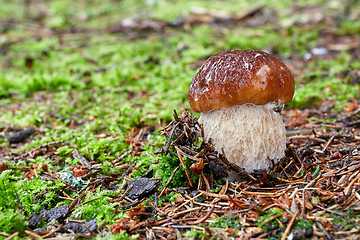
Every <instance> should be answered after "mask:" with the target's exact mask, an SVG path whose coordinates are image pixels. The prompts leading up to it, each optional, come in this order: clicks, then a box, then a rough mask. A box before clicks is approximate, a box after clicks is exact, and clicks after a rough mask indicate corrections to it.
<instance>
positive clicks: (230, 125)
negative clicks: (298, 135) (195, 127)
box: [199, 103, 286, 172]
mask: <svg viewBox="0 0 360 240" xmlns="http://www.w3.org/2000/svg"><path fill="white" fill-rule="evenodd" d="M273 107H274V104H272V103H267V104H266V105H254V104H251V103H247V104H244V105H239V106H234V107H231V108H227V109H224V110H216V111H210V112H206V113H202V115H201V117H200V119H199V122H200V123H202V124H203V126H204V134H205V139H206V141H208V142H209V140H210V139H211V140H210V142H211V143H213V144H214V146H215V150H217V151H218V152H219V153H224V154H225V156H226V157H227V159H228V161H229V162H231V163H235V164H236V165H238V166H239V167H241V168H244V169H245V170H246V171H248V172H253V171H254V170H255V169H259V170H262V169H264V168H265V169H267V170H269V169H270V168H271V167H273V164H272V161H273V162H274V163H277V162H279V160H280V159H281V158H283V157H284V156H285V149H286V135H285V134H286V132H285V125H284V123H283V121H282V119H281V117H280V114H279V113H277V112H275V111H274V110H273ZM271 160H272V161H271Z"/></svg>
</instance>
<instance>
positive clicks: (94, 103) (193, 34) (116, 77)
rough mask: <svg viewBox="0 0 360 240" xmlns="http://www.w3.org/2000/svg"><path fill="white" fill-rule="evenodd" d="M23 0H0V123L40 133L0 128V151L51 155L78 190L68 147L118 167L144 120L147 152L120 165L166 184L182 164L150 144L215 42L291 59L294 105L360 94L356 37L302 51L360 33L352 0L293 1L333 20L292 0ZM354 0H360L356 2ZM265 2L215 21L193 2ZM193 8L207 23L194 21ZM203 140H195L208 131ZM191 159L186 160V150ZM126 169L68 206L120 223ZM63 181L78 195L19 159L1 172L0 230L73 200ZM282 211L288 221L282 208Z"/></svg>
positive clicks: (239, 5)
mask: <svg viewBox="0 0 360 240" xmlns="http://www.w3.org/2000/svg"><path fill="white" fill-rule="evenodd" d="M25 2H30V3H29V4H30V5H29V6H28V7H25V6H24V1H23V0H0V5H1V7H0V19H1V20H2V21H0V56H1V57H0V113H1V114H0V127H1V133H2V132H4V133H5V132H6V131H5V129H12V128H24V127H29V126H32V127H34V128H36V130H37V134H36V135H33V136H32V137H31V139H30V140H29V141H27V142H26V143H25V144H22V143H21V144H17V145H16V144H15V145H10V144H9V143H8V142H7V141H6V140H5V139H4V138H3V135H0V152H2V150H4V154H2V153H1V155H0V160H3V159H4V161H5V162H7V164H9V165H10V166H11V167H14V168H15V167H29V168H31V166H32V165H33V164H34V163H37V162H42V163H46V164H47V165H48V167H49V169H50V170H51V171H56V172H57V173H59V174H62V176H63V179H65V180H66V181H67V182H68V183H69V184H70V185H71V186H73V187H75V188H77V189H78V190H81V189H83V188H84V187H85V186H87V184H89V181H82V180H78V179H73V178H72V175H71V174H72V173H70V171H69V168H70V167H73V166H76V165H78V164H79V159H78V158H75V157H74V156H73V155H72V153H73V150H74V149H77V150H78V151H79V153H80V154H81V155H82V156H85V158H86V159H87V160H89V161H94V163H96V164H101V166H100V167H99V168H100V169H101V173H100V174H101V175H111V174H119V173H120V174H123V173H124V170H123V169H121V168H120V167H118V166H117V167H112V166H113V165H112V161H113V160H114V159H116V158H117V157H118V156H120V155H122V154H123V153H125V152H127V151H128V150H130V149H134V148H137V146H135V145H134V144H133V143H131V141H128V140H129V139H131V138H134V137H135V134H134V132H136V131H137V130H139V129H144V128H145V127H149V128H150V127H151V128H152V130H149V131H148V134H149V136H148V137H147V139H146V141H144V143H141V147H139V153H141V154H140V155H136V156H131V155H127V156H125V157H124V158H123V159H122V164H124V165H125V164H129V165H131V167H133V172H132V175H131V178H132V179H134V178H137V177H140V176H143V174H145V173H146V172H147V171H148V170H149V169H151V168H152V169H153V170H154V174H153V177H154V178H159V179H160V182H161V183H160V186H159V188H163V187H164V185H165V184H166V182H167V181H168V179H169V177H170V176H171V174H172V173H173V171H174V169H175V168H176V167H177V166H179V160H178V158H176V157H174V156H172V155H170V154H168V155H155V154H154V152H155V151H159V149H161V147H163V146H164V144H165V137H163V136H160V134H159V133H158V129H159V128H160V127H161V125H165V124H167V123H168V122H169V121H170V120H172V118H173V109H176V110H177V111H178V112H179V111H182V110H184V109H190V106H189V103H188V97H187V93H188V89H189V85H190V83H191V79H192V77H193V76H194V74H195V73H196V71H197V68H198V67H199V66H200V65H201V63H202V62H203V60H204V59H206V58H207V57H209V56H211V55H213V54H214V53H217V52H219V51H224V50H229V49H261V50H266V51H269V52H271V53H272V54H274V55H276V56H277V57H279V58H280V59H281V60H282V61H284V62H285V63H286V64H287V65H288V66H289V67H290V68H291V70H292V71H293V72H294V75H295V77H296V87H297V89H296V93H295V96H294V99H293V101H292V102H291V103H289V104H288V106H289V107H290V108H298V107H309V106H319V105H320V104H321V103H322V102H323V101H328V102H331V103H332V105H333V108H332V110H333V111H340V110H341V109H343V108H344V107H345V106H346V105H347V104H348V101H349V100H350V99H356V98H358V97H359V91H360V87H359V85H358V84H356V81H355V83H354V82H352V79H350V73H351V72H354V71H357V70H358V69H359V68H360V60H359V59H358V58H356V57H354V54H353V52H352V49H353V48H354V46H352V45H351V43H348V42H346V41H345V43H344V44H343V45H339V44H338V45H336V43H331V44H330V45H331V47H333V49H332V50H331V49H330V50H328V53H327V54H324V55H325V57H324V56H322V55H319V56H318V55H314V54H312V58H311V59H309V60H306V59H305V58H304V56H305V55H306V54H308V53H311V51H312V50H313V49H314V48H322V46H323V45H326V43H324V39H325V37H324V35H325V34H329V36H330V37H334V36H333V35H336V37H338V38H339V39H340V40H343V39H345V40H347V39H348V38H350V37H352V36H355V35H356V36H357V35H359V34H360V21H359V19H356V18H354V17H353V16H351V14H349V15H341V14H342V13H345V12H346V11H348V9H345V7H344V9H343V8H341V7H337V6H340V5H341V4H340V1H331V3H329V4H326V3H324V2H323V1H320V0H318V1H313V0H312V1H310V0H301V1H299V2H298V3H297V6H298V7H299V6H300V7H301V6H303V7H305V6H308V5H310V4H311V5H312V4H315V3H317V4H319V6H320V8H321V9H320V10H319V11H318V12H320V13H321V12H324V13H326V14H329V16H335V17H334V19H333V23H331V22H330V23H328V22H326V21H325V20H323V21H320V22H319V23H318V24H313V23H312V22H311V20H309V19H307V18H306V12H305V11H304V12H301V11H299V12H296V11H295V10H293V9H292V7H293V2H292V1H287V0H281V1H276V2H275V1H274V2H272V1H265V0H260V1H256V3H253V2H252V1H212V0H206V1H190V0H182V1H165V0H138V1H132V0H122V1H101V0H94V1H70V0H53V1H37V0H34V1H25ZM354 2H356V1H354ZM36 4H38V5H36ZM356 4H357V5H356ZM354 5H355V6H356V7H357V8H359V6H358V3H354ZM260 6H261V7H262V8H261V9H262V11H260V12H256V13H254V16H257V15H256V14H258V17H257V18H256V17H254V19H255V20H253V21H251V18H252V17H253V16H250V17H249V18H250V20H248V19H240V20H238V21H232V22H231V21H230V20H228V21H224V22H222V23H220V24H217V23H216V21H206V19H205V20H203V18H202V15H201V14H197V13H196V8H195V7H197V11H200V10H201V9H200V10H199V8H202V10H204V9H205V10H209V11H210V12H211V11H219V12H220V13H219V15H220V16H221V15H224V16H225V17H226V16H227V17H228V18H229V17H231V16H233V14H240V13H242V10H253V9H256V8H257V7H260ZM19 9H24V11H18V10H19ZM194 9H195V10H194ZM294 12H295V13H294ZM339 14H340V15H341V16H342V17H339ZM190 17H198V20H199V19H200V20H203V22H202V23H194V24H192V23H191V22H189V21H190V20H191V19H190ZM189 19H190V20H189ZM3 20H4V23H3ZM125 20H126V21H125ZM131 20H132V21H131ZM200 20H199V22H201V21H200ZM215 20H216V19H215ZM220 20H221V18H220ZM220 20H219V21H220ZM122 21H123V22H122ZM149 22H150V23H149ZM121 23H122V24H125V23H127V24H128V25H129V26H128V27H126V26H125V27H124V25H121ZM147 23H149V24H148V25H149V26H150V27H148V28H147V29H145V30H144V29H142V28H141V26H143V25H141V24H144V25H146V24H147ZM131 24H132V25H131ZM137 24H138V25H139V24H140V27H139V26H138V25H137ZM311 24H313V25H311ZM329 24H333V25H330V26H329ZM125 25H126V24H125ZM144 28H145V27H144ZM327 29H335V30H333V32H334V33H332V34H333V35H331V34H330V33H326V31H325V30H327ZM330 37H329V38H330ZM340 42H341V41H340ZM346 44H347V45H346ZM330 45H329V46H330ZM327 47H328V46H327ZM324 48H326V47H324ZM337 48H338V49H337ZM54 113H56V114H59V115H61V116H62V117H63V118H61V117H56V116H55V115H54ZM194 115H195V116H199V114H197V113H194ZM328 121H331V119H328ZM61 140H63V141H64V142H66V143H67V144H68V145H65V146H62V147H59V148H57V149H56V151H54V152H52V153H51V156H50V157H49V156H46V157H37V158H35V159H32V158H28V159H27V160H26V161H25V160H20V161H18V162H15V161H13V159H12V160H11V161H7V159H9V158H10V157H9V156H10V155H11V154H12V153H13V154H15V153H16V154H17V153H19V154H21V153H24V152H28V151H30V150H32V149H34V148H36V147H39V146H40V145H41V144H45V143H49V142H54V141H61ZM197 144H199V146H200V145H201V142H197ZM5 150H7V151H8V150H9V151H10V150H11V151H10V152H11V153H9V152H6V151H5ZM170 150H172V151H174V149H172V148H170ZM5 152H6V153H5ZM184 160H185V162H186V164H187V168H189V167H190V165H191V161H190V160H189V159H187V158H184ZM37 171H38V172H39V171H41V170H40V169H38V170H37ZM318 172H319V166H318V168H316V169H314V171H313V172H312V174H313V176H315V175H316V174H318ZM304 173H305V172H302V174H300V176H302V175H303V174H304ZM120 176H121V175H120ZM191 178H192V181H193V182H194V183H196V182H197V180H198V178H199V177H198V176H197V175H195V174H191ZM129 180H131V179H120V180H119V183H118V184H117V186H116V187H118V189H116V190H114V191H103V190H101V189H100V188H96V191H94V192H90V193H88V194H87V195H86V196H85V197H84V198H83V199H82V200H81V201H82V202H84V201H89V202H88V203H87V204H85V205H81V206H80V207H78V208H76V209H75V210H74V212H72V213H71V217H72V218H76V219H79V220H83V221H88V220H91V219H94V218H96V219H97V221H98V224H99V225H100V224H103V225H105V224H112V223H114V222H116V220H117V219H118V218H121V216H123V214H124V213H123V212H117V210H115V209H116V207H117V206H118V203H111V204H109V200H110V199H111V198H112V197H113V198H115V197H114V196H118V195H119V191H120V190H119V189H121V187H122V186H123V185H124V183H125V182H126V181H129ZM187 181H188V179H187V177H186V175H185V172H184V169H183V167H182V166H181V167H180V170H179V171H178V172H177V173H176V174H175V176H174V178H173V180H172V181H171V183H170V185H169V186H168V187H169V188H177V187H183V186H187V183H186V182H187ZM220 189H221V188H220V187H218V188H215V189H212V190H211V192H214V193H217V192H219V190H220ZM60 190H61V191H65V193H66V194H68V195H69V197H70V198H76V197H78V194H77V192H72V191H69V190H68V189H65V184H64V183H63V182H62V181H61V180H55V181H49V180H44V179H42V178H40V177H35V178H34V179H32V180H28V179H27V178H24V176H23V175H22V173H21V171H20V170H15V169H12V170H6V171H4V172H2V173H1V175H0V231H1V232H6V233H9V234H11V233H14V232H17V231H20V232H23V230H24V229H25V227H26V225H27V222H26V220H27V219H28V217H29V216H30V215H31V214H32V213H34V212H39V211H41V210H42V209H51V208H53V207H55V206H59V205H69V204H70V203H71V201H70V200H60V199H59V194H58V191H60ZM178 196H179V195H178V193H176V192H171V193H169V194H168V195H164V196H162V197H161V198H160V199H159V203H161V202H166V201H170V202H174V201H175V199H176V197H178ZM150 200H152V201H153V200H154V197H150ZM143 204H145V202H144V203H143ZM115 212H116V213H115ZM281 212H282V210H279V209H271V210H269V211H268V212H266V213H264V216H261V217H260V221H259V227H260V228H262V229H263V230H264V229H266V228H275V227H276V226H278V222H277V221H275V220H273V221H270V222H268V223H267V224H264V225H262V223H263V222H264V221H265V220H266V219H268V218H269V217H271V216H274V215H276V214H278V213H281ZM336 219H338V218H336ZM278 220H280V222H281V220H282V217H279V218H278ZM311 224H312V222H311V221H305V220H300V221H297V222H296V223H295V225H294V228H295V229H296V228H301V229H310V228H311ZM337 224H340V225H341V224H345V225H342V226H343V227H346V228H348V229H350V227H351V226H353V225H351V224H353V223H352V222H351V221H345V220H343V221H340V220H339V222H338V223H337ZM347 224H349V225H347ZM347 226H349V227H347ZM211 227H215V228H235V229H240V228H241V227H242V224H241V223H240V221H239V219H238V217H237V216H235V215H234V216H233V215H230V216H227V217H221V218H218V219H217V220H216V221H215V222H214V223H211ZM202 236H204V233H203V232H201V231H200V230H197V229H191V230H188V231H187V232H186V233H185V234H184V237H193V238H200V237H202ZM136 237H137V235H134V236H129V235H128V234H127V233H125V232H122V233H120V234H117V235H112V236H106V238H108V239H136ZM1 238H2V237H0V239H1Z"/></svg>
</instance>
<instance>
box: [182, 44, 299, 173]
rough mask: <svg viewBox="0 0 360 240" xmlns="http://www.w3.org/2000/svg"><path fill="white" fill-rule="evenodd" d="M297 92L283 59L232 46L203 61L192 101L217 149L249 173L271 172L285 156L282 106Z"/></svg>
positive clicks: (195, 79) (206, 136) (191, 90)
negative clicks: (264, 170)
mask: <svg viewBox="0 0 360 240" xmlns="http://www.w3.org/2000/svg"><path fill="white" fill-rule="evenodd" d="M294 91H295V89H294V78H293V76H292V74H291V72H290V70H289V69H288V68H287V67H286V66H285V65H284V64H283V63H282V62H281V61H280V60H278V59H277V58H275V57H273V56H271V55H270V54H268V53H265V52H262V51H256V50H231V51H226V52H220V53H217V54H215V55H213V56H212V57H210V58H209V59H208V60H207V61H206V62H205V63H204V64H203V65H202V66H201V68H200V70H199V72H198V73H197V74H196V75H195V76H194V78H193V79H192V82H191V85H190V89H189V101H190V106H191V108H192V109H193V110H194V111H195V112H201V113H202V114H201V117H200V118H199V122H200V123H201V124H203V128H204V135H205V140H206V141H207V142H209V141H210V140H211V143H212V144H214V147H215V150H216V151H218V152H220V153H223V154H225V156H226V158H227V159H228V161H229V162H230V163H234V164H236V165H237V166H239V167H241V168H243V169H245V170H246V171H247V172H253V171H255V170H256V169H258V170H262V169H266V170H268V171H269V170H270V169H271V167H273V163H274V164H276V163H277V162H279V160H280V159H281V158H283V157H284V156H285V149H286V135H285V125H284V123H283V121H282V119H281V117H280V114H279V110H280V111H281V109H282V107H283V106H284V104H285V103H287V102H290V101H291V99H292V97H293V95H294ZM275 106H278V108H280V109H276V108H275V109H274V107H275Z"/></svg>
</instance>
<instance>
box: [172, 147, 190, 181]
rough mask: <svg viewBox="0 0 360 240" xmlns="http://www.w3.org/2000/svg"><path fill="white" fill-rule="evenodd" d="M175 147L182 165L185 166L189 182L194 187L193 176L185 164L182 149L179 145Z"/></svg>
mask: <svg viewBox="0 0 360 240" xmlns="http://www.w3.org/2000/svg"><path fill="white" fill-rule="evenodd" d="M175 149H176V151H177V155H178V157H179V159H180V162H181V165H182V166H183V167H184V169H185V173H186V177H187V178H188V181H189V184H190V187H192V188H193V187H194V186H193V184H192V181H191V178H190V174H189V171H188V169H187V167H186V164H185V162H184V160H183V158H182V156H181V154H180V151H179V150H180V149H179V148H178V147H177V146H175Z"/></svg>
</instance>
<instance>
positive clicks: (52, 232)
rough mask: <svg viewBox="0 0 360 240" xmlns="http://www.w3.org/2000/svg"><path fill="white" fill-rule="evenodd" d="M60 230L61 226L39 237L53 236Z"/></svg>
mask: <svg viewBox="0 0 360 240" xmlns="http://www.w3.org/2000/svg"><path fill="white" fill-rule="evenodd" d="M60 228H61V225H59V226H58V227H57V228H56V229H55V230H54V231H51V232H49V233H47V234H45V235H43V236H41V237H42V238H47V237H50V236H51V235H53V234H54V233H56V232H57V231H59V230H60Z"/></svg>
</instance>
